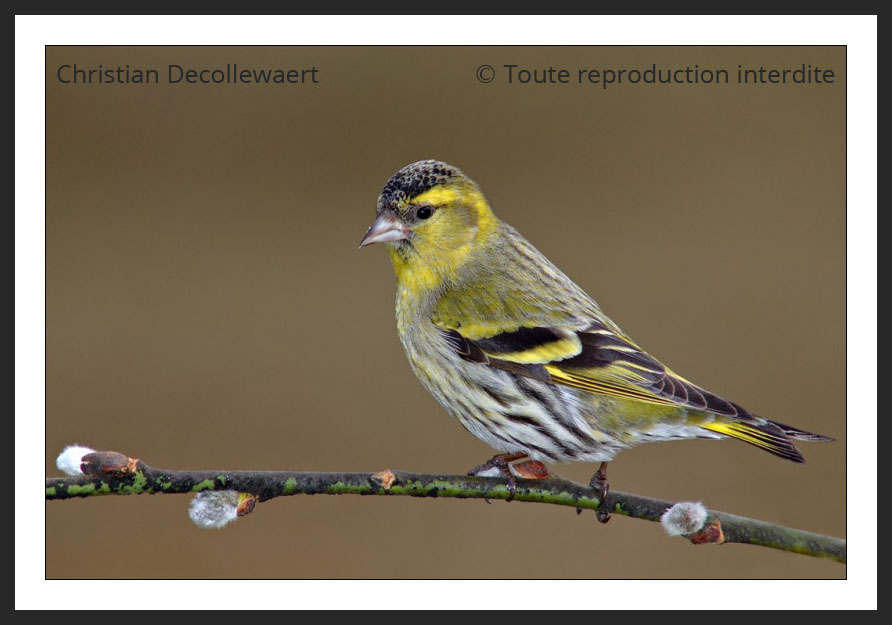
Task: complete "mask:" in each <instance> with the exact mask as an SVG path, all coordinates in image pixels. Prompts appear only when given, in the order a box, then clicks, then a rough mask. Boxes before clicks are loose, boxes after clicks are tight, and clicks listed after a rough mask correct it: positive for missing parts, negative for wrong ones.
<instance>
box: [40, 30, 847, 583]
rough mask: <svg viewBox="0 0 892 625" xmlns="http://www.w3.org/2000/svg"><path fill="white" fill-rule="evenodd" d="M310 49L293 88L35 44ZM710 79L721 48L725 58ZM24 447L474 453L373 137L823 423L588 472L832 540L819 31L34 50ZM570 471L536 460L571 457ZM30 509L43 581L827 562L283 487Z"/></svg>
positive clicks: (758, 399) (392, 464)
mask: <svg viewBox="0 0 892 625" xmlns="http://www.w3.org/2000/svg"><path fill="white" fill-rule="evenodd" d="M63 63H71V64H73V63H77V64H78V65H79V66H82V67H97V66H98V65H99V64H102V65H103V66H104V67H106V68H108V67H115V66H118V65H120V66H124V65H125V64H130V66H131V68H135V67H146V66H150V67H158V68H160V69H162V73H163V70H164V68H166V66H167V64H168V63H178V64H180V65H183V66H192V67H225V64H226V63H238V64H239V65H240V66H245V67H266V66H273V67H285V68H290V67H296V68H306V67H310V66H316V67H317V68H319V73H318V77H319V81H320V82H319V84H318V85H293V86H259V85H219V86H215V85H190V86H183V85H172V86H171V85H165V84H160V85H150V86H143V85H63V84H59V83H58V82H57V80H56V75H55V72H56V68H57V67H58V66H59V65H60V64H63ZM483 63H487V64H490V65H493V66H495V67H496V68H499V69H501V66H502V65H503V64H506V63H516V64H518V65H521V66H527V67H548V66H549V65H551V66H555V67H565V68H569V69H571V70H573V69H575V68H583V67H585V68H610V67H636V66H637V67H649V66H650V64H651V63H657V64H658V65H660V66H662V67H679V66H685V65H691V66H693V65H694V64H698V65H699V66H700V67H701V68H707V67H725V68H728V69H736V67H737V64H738V63H742V64H743V65H745V66H750V67H759V66H760V65H764V66H766V67H776V68H784V67H790V68H795V67H798V66H799V65H801V64H803V63H805V64H809V63H810V64H812V65H820V66H821V67H827V68H831V69H833V70H834V72H835V73H836V77H837V82H836V83H835V84H834V85H810V86H809V85H786V86H784V85H761V86H738V85H733V84H732V85H723V86H710V85H682V86H666V85H656V86H648V85H638V86H615V87H612V88H609V89H607V90H602V89H601V88H600V87H599V86H593V85H577V84H570V85H507V84H505V81H504V80H503V78H504V76H503V75H501V74H500V75H499V76H498V77H497V78H496V80H495V81H494V82H493V83H491V84H481V83H479V82H478V81H477V80H476V79H475V73H474V72H475V69H476V68H477V67H478V66H479V65H481V64H483ZM732 77H733V73H732ZM46 88H47V91H46V96H47V111H46V113H47V140H46V142H47V190H46V191H47V204H46V218H47V219H46V223H47V230H46V243H47V259H46V261H47V265H46V295H47V311H46V312H47V327H46V338H47V369H46V375H47V379H46V383H47V384H46V389H47V397H46V399H47V403H46V406H47V411H46V423H47V440H46V470H47V475H57V474H58V470H57V469H56V468H55V465H54V459H55V457H56V455H57V453H58V452H59V451H60V450H61V448H62V447H63V446H64V445H65V444H67V443H71V442H75V441H77V442H80V443H84V444H87V445H90V446H92V447H94V448H98V449H114V450H118V451H122V452H125V453H128V454H130V455H133V456H137V457H140V458H143V459H144V460H146V461H147V462H148V463H150V464H152V465H154V466H158V467H165V468H230V469H236V468H241V469H248V468H254V469H295V470H344V471H376V470H380V469H384V468H388V467H389V468H400V469H409V470H415V471H423V472H432V473H463V472H464V471H466V470H467V469H468V468H470V467H471V466H473V465H475V464H477V463H479V462H482V461H483V460H485V459H486V458H488V457H489V455H490V454H491V450H490V449H489V448H487V447H486V446H485V445H484V444H483V443H481V442H479V441H478V440H477V439H475V438H474V437H473V436H471V435H470V434H468V433H466V432H465V431H464V430H463V429H462V428H461V427H460V426H459V425H458V423H457V422H454V421H453V420H451V418H450V417H448V416H447V415H446V414H445V413H444V412H443V410H442V409H441V408H440V407H439V406H438V405H437V404H436V403H435V402H434V400H433V399H432V398H431V397H430V396H429V395H428V394H427V393H426V392H425V391H424V390H423V389H422V387H421V386H420V384H419V383H418V382H417V381H416V380H415V378H414V377H413V376H412V374H411V372H410V370H409V367H408V365H407V363H406V360H405V356H404V355H403V351H402V348H401V346H400V343H399V341H398V339H397V335H396V328H395V322H394V316H393V297H394V278H393V275H392V270H391V268H390V266H389V262H388V260H387V258H386V255H385V251H384V250H383V249H381V248H380V247H378V248H372V249H363V250H362V251H359V250H358V249H357V245H358V242H359V239H360V237H361V236H362V234H363V233H364V232H365V229H366V227H367V226H368V225H369V224H370V223H371V220H372V218H373V215H374V203H375V199H376V197H377V194H378V191H379V190H380V188H381V186H382V185H383V184H384V182H385V181H386V180H387V178H388V177H389V176H390V175H391V174H392V173H393V172H395V171H396V170H397V169H399V168H400V167H402V166H403V165H405V164H407V163H409V162H412V161H415V160H418V159H423V158H438V159H442V160H446V161H449V162H451V163H453V164H455V165H458V166H459V167H461V168H462V169H463V170H464V171H465V172H466V173H467V174H468V175H469V176H471V177H472V178H474V179H475V180H476V181H477V182H478V183H479V184H480V185H481V186H482V188H483V190H484V192H485V193H486V194H487V195H488V197H489V199H490V200H491V202H492V203H493V205H494V208H495V210H496V213H497V214H498V215H499V216H500V217H501V218H503V219H505V220H506V221H508V222H509V223H511V224H512V225H514V226H515V227H517V228H518V229H519V230H520V232H522V233H523V234H525V235H526V236H527V238H529V239H530V240H531V241H532V242H533V243H534V245H536V246H537V247H539V249H541V250H542V251H543V252H544V253H545V254H546V255H548V256H549V258H551V260H553V261H554V262H555V263H557V264H558V266H560V267H561V268H562V269H563V270H564V271H566V272H567V273H568V274H569V275H570V276H571V277H572V278H573V279H574V280H576V281H577V282H578V283H579V284H580V285H581V286H582V287H583V288H585V289H586V290H587V291H588V292H589V293H590V294H591V295H592V296H593V297H595V299H597V300H598V302H599V303H600V304H601V305H602V307H603V308H604V309H605V311H606V312H607V313H608V314H609V315H610V316H611V317H612V318H613V319H614V320H616V321H617V322H618V323H619V324H620V325H621V327H622V328H623V329H624V330H625V331H626V332H628V333H629V334H630V335H631V336H632V337H633V338H635V339H636V340H637V341H638V342H639V343H640V344H642V345H643V346H644V347H645V348H646V349H648V351H650V352H651V353H652V354H654V355H655V356H656V357H657V358H660V359H661V360H663V361H664V362H665V363H667V364H668V365H669V366H670V367H672V368H673V369H674V370H676V371H678V372H679V373H681V374H682V375H684V376H686V377H688V378H689V379H691V380H693V381H695V382H697V383H699V384H700V385H702V386H705V387H707V388H709V389H710V390H712V391H714V392H717V393H720V394H722V395H724V396H725V397H728V398H729V399H732V400H735V401H737V402H739V403H741V404H743V405H744V406H746V407H748V408H750V409H751V410H754V411H756V412H759V413H761V414H764V415H766V416H769V417H772V418H775V419H777V420H780V421H783V422H785V423H790V424H792V425H795V426H799V427H802V428H804V429H807V430H812V431H816V432H820V433H823V434H827V435H830V436H833V437H836V438H837V439H838V442H836V443H833V444H828V445H816V444H807V443H804V444H802V449H803V452H804V454H805V456H806V458H807V460H808V462H807V463H806V464H804V465H796V464H793V463H789V462H783V461H781V460H778V459H776V458H774V457H772V456H770V455H768V454H765V453H763V452H760V451H758V450H756V449H754V448H753V447H750V446H748V445H745V444H742V443H737V442H731V441H724V442H714V441H690V442H687V441H686V442H673V443H664V444H657V445H645V446H642V447H638V448H636V449H634V450H631V451H626V452H624V453H622V454H620V456H619V457H618V458H617V460H616V461H615V462H614V463H613V464H612V465H611V471H610V475H611V485H612V487H613V488H615V489H616V490H623V491H629V492H636V493H641V494H647V495H652V496H655V497H660V498H666V499H695V500H702V501H703V502H705V503H706V504H707V505H708V506H710V507H713V508H717V509H721V510H726V511H729V512H733V513H738V514H743V515H747V516H752V517H756V518H761V519H765V520H770V521H774V522H778V523H782V524H786V525H791V526H795V527H799V528H803V529H808V530H812V531H816V532H821V533H826V534H831V535H835V536H845V533H846V526H845V512H846V511H845V451H846V437H845V433H846V430H845V425H846V420H845V419H846V415H845V404H844V400H845V392H846V388H845V371H844V365H845V353H844V347H845V338H844V303H845V297H844V265H845V261H844V217H845V196H844V191H845V118H844V110H845V109H844V107H845V50H844V48H840V47H837V48H807V47H795V48H774V47H760V48H736V47H721V48H705V47H703V48H696V47H691V48H686V47H674V48H639V47H615V48H594V47H590V48H575V47H564V48H549V47H529V48H500V47H481V48H476V47H449V48H415V47H409V48H396V47H393V48H388V47H378V48H366V47H343V48H338V47H326V48H300V47H291V48H287V47H286V48H278V47H267V48H225V47H211V48H198V47H195V48H193V47H187V48H173V47H162V48H117V47H105V48H90V47H78V48H65V47H53V48H48V49H47V83H46ZM595 468H596V467H594V466H591V465H584V464H575V465H563V466H557V467H554V469H556V471H557V472H558V473H560V474H562V475H565V476H567V477H570V478H573V479H577V480H582V481H586V480H588V478H589V477H590V475H591V473H592V472H593V471H594V469H595ZM187 507H188V499H187V498H186V497H174V496H171V497H132V498H123V497H106V498H95V499H89V500H76V501H66V502H51V503H48V504H47V506H46V516H47V518H46V521H47V538H46V540H47V563H46V574H47V577H49V578H91V577H140V578H145V577H148V578H156V577H157V578H169V577H175V578H181V577H185V578H192V577H236V578H242V577H249V578H253V577H275V578H278V577H287V578H342V577H411V578H415V577H425V578H427V577H450V578H452V577H458V578H466V577H473V578H481V577H482V578H490V577H496V578H514V577H545V578H553V577H558V578H571V577H586V578H592V577H594V578H600V577H608V578H638V577H658V578H662V577H667V578H676V577H682V578H687V577H695V578H703V577H724V578H727V577H731V578H741V577H744V578H748V577H759V578H762V577H770V578H786V577H804V578H811V577H832V578H837V577H843V576H845V567H843V566H841V565H839V564H835V563H832V562H826V561H821V560H815V559H813V558H807V557H803V556H796V555H792V554H787V553H781V552H775V551H772V550H768V549H760V548H755V547H749V546H737V545H726V546H722V547H697V548H695V547H693V546H691V545H690V544H688V543H687V542H686V541H683V540H680V539H670V538H669V537H667V536H666V535H665V534H664V532H663V530H662V529H661V528H660V527H659V526H658V525H657V524H652V523H646V522H642V521H637V520H630V519H626V518H623V517H615V518H614V519H613V520H612V521H611V523H610V524H609V525H606V526H601V525H599V524H598V523H597V522H596V521H595V518H594V515H593V514H583V515H581V516H576V514H575V513H574V512H573V510H571V509H566V508H560V507H556V506H543V505H530V504H522V503H511V504H506V503H502V502H496V503H494V504H493V505H486V503H484V502H482V501H460V500H449V499H442V500H414V499H409V498H386V499H385V498H377V497H369V498H360V497H349V496H344V497H292V498H282V499H277V500H274V501H271V502H268V503H264V504H262V505H260V506H258V508H257V510H256V511H255V513H254V514H252V515H250V516H248V517H245V518H243V519H241V520H239V521H238V522H237V523H235V524H233V525H232V526H230V527H228V528H226V529H224V530H222V531H205V530H200V529H198V528H196V527H195V526H194V525H192V523H191V522H190V521H189V519H188V517H187V514H186V512H187Z"/></svg>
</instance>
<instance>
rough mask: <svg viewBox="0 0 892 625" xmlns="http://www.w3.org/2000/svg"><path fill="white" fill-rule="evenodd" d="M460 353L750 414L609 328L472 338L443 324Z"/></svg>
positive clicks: (526, 371)
mask: <svg viewBox="0 0 892 625" xmlns="http://www.w3.org/2000/svg"><path fill="white" fill-rule="evenodd" d="M443 334H444V336H445V337H446V340H447V341H448V342H449V343H450V345H451V346H452V347H453V349H455V350H456V352H457V353H459V354H460V355H461V356H462V357H463V358H465V359H466V360H469V361H471V362H478V363H480V364H486V365H488V366H491V367H495V368H497V369H503V370H506V371H510V372H512V373H515V374H517V375H523V376H526V377H530V378H535V379H539V380H543V381H548V382H552V383H554V384H561V385H564V386H569V387H572V388H576V389H580V390H583V391H589V392H592V393H600V394H603V395H609V396H614V397H621V398H625V399H633V400H637V401H642V402H648V403H652V404H662V405H676V406H683V407H685V408H691V409H695V410H703V411H706V412H711V413H715V414H719V415H725V416H729V417H737V418H741V419H748V418H751V415H750V414H749V413H748V412H747V411H746V410H744V409H743V408H741V407H740V406H738V405H736V404H733V403H731V402H729V401H726V400H724V399H722V398H721V397H718V396H717V395H714V394H712V393H710V392H708V391H705V390H703V389H701V388H699V387H698V386H695V385H694V384H692V383H691V382H688V381H687V380H685V379H684V378H682V377H681V376H678V375H677V374H675V373H673V372H672V371H670V370H668V369H667V368H666V367H664V366H663V365H662V364H661V363H660V362H658V361H657V360H656V359H654V358H653V357H652V356H650V355H648V354H647V353H645V352H644V351H642V350H641V348H639V347H638V346H637V345H635V344H634V343H633V342H632V341H631V340H630V339H628V338H627V337H625V336H623V335H622V334H620V333H619V332H617V330H616V329H615V328H613V327H608V326H607V325H605V324H602V323H599V322H597V321H595V322H593V323H592V324H591V325H590V326H588V327H587V328H586V329H585V330H574V329H569V328H561V327H529V328H524V327H522V328H519V329H516V330H512V331H508V332H501V333H498V334H494V335H493V336H489V337H486V338H475V339H474V340H472V339H469V338H467V337H465V336H463V335H462V334H461V332H460V329H459V330H456V329H445V328H444V329H443Z"/></svg>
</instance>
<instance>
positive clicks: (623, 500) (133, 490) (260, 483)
mask: <svg viewBox="0 0 892 625" xmlns="http://www.w3.org/2000/svg"><path fill="white" fill-rule="evenodd" d="M83 461H84V462H83V464H82V465H81V470H82V471H83V472H84V473H85V474H84V475H80V476H76V477H64V478H61V477H60V478H47V479H46V499H47V501H51V500H61V499H70V498H73V497H91V496H96V495H138V494H152V493H156V494H157V493H160V494H174V493H198V492H202V491H223V490H226V491H237V492H241V493H249V494H250V495H253V497H252V498H251V505H250V506H249V507H247V508H246V509H245V508H244V507H240V508H239V514H246V513H247V512H250V510H251V509H253V503H254V502H255V501H257V502H262V501H266V500H268V499H273V498H275V497H282V496H286V495H319V494H326V495H387V496H409V497H455V498H459V499H487V500H490V499H502V500H506V501H512V500H513V501H528V502H535V503H547V504H554V505H559V506H570V507H572V508H576V509H577V511H579V512H581V511H582V510H598V509H600V508H601V507H602V505H603V506H604V507H605V508H606V509H607V510H609V511H610V512H611V513H614V514H619V515H624V516H628V517H632V518H636V519H645V520H647V521H657V522H659V521H660V518H661V517H662V515H663V513H664V512H666V510H668V509H669V508H671V507H672V506H673V505H675V503H674V502H670V501H662V500H659V499H652V498H650V497H644V496H641V495H633V494H629V493H621V492H617V491H611V492H610V493H609V494H608V495H607V497H606V498H605V501H604V502H601V501H599V499H598V493H597V491H595V490H594V489H592V488H590V487H588V486H583V485H582V484H578V483H576V482H571V481H569V480H565V479H562V478H558V477H550V478H548V479H545V480H524V479H518V480H516V485H515V486H512V485H511V484H509V482H508V481H507V480H504V479H500V478H489V477H470V476H463V475H428V474H424V473H412V472H409V471H393V470H389V469H388V470H385V471H380V472H377V473H319V472H292V471H228V470H221V471H173V470H168V469H156V468H154V467H150V466H149V465H147V464H145V463H144V462H142V461H141V460H137V459H134V458H129V457H127V456H124V455H123V454H119V453H117V452H95V453H91V454H87V455H85V456H84V457H83ZM686 538H688V539H689V540H690V541H691V542H693V543H695V544H702V543H744V544H749V545H761V546H763V547H770V548H772V549H781V550H784V551H790V552H793V553H799V554H803V555H809V556H813V557H818V558H829V559H831V560H835V561H837V562H845V561H846V541H845V540H843V539H839V538H833V537H830V536H822V535H820V534H815V533H812V532H807V531H804V530H799V529H794V528H790V527H784V526H781V525H775V524H773V523H767V522H765V521H759V520H756V519H749V518H745V517H741V516H736V515H733V514H728V513H726V512H718V511H715V510H709V511H708V516H707V518H706V522H705V524H704V526H703V527H702V529H700V530H699V531H697V532H695V533H693V534H689V535H686Z"/></svg>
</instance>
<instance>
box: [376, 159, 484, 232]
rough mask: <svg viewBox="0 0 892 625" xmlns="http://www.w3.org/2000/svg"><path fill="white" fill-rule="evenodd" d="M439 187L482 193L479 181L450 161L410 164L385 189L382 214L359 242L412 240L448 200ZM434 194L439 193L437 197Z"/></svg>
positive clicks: (379, 209) (380, 207) (380, 204)
mask: <svg viewBox="0 0 892 625" xmlns="http://www.w3.org/2000/svg"><path fill="white" fill-rule="evenodd" d="M437 189H450V190H451V191H453V192H465V191H467V190H474V191H475V192H477V193H479V191H477V187H476V185H475V184H474V183H473V182H471V181H470V180H469V179H468V178H467V177H466V176H465V175H464V174H463V173H462V172H461V170H460V169H458V168H457V167H453V166H452V165H449V164H448V163H444V162H442V161H435V160H426V161H418V162H416V163H412V164H411V165H406V166H405V167H403V168H402V169H401V170H399V171H398V172H396V173H395V174H394V175H393V176H391V178H390V180H388V181H387V184H385V185H384V188H383V189H381V194H380V195H379V196H378V203H377V206H376V210H377V214H378V218H377V219H376V220H375V222H374V223H373V224H372V226H371V227H370V228H369V230H368V232H366V234H365V236H364V237H363V239H362V242H361V243H360V244H359V246H360V247H362V246H364V245H369V244H370V243H396V242H399V241H408V240H409V239H410V238H411V237H412V235H413V232H414V231H415V230H416V229H417V228H418V227H420V226H421V225H422V222H426V221H427V220H428V219H430V217H431V216H432V215H433V214H434V212H435V211H437V210H438V208H440V205H442V204H443V203H448V202H447V201H446V199H445V196H443V195H442V194H438V193H437V191H435V190H437ZM432 191H433V193H431V192H432ZM434 195H438V197H437V198H434V197H433V196H434ZM450 197H453V196H450ZM438 203H439V204H440V205H438ZM432 221H436V220H432Z"/></svg>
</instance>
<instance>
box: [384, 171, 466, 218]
mask: <svg viewBox="0 0 892 625" xmlns="http://www.w3.org/2000/svg"><path fill="white" fill-rule="evenodd" d="M464 179H465V175H464V174H463V173H462V172H461V171H460V170H459V169H458V167H453V166H452V165H450V164H448V163H443V162H442V161H434V160H427V161H418V162H417V163H412V164H411V165H406V166H405V167H403V168H402V169H401V170H399V171H398V172H396V173H395V174H394V175H393V176H391V177H390V180H388V181H387V184H385V185H384V188H383V189H381V195H379V196H378V213H379V214H380V213H381V211H382V210H384V209H386V208H391V209H397V208H398V207H400V206H401V205H403V204H405V203H406V202H408V201H409V200H412V199H413V198H416V197H418V196H419V195H421V194H422V193H424V192H426V191H430V190H431V189H433V188H434V187H437V186H440V185H443V184H448V183H450V182H453V181H456V180H464Z"/></svg>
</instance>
